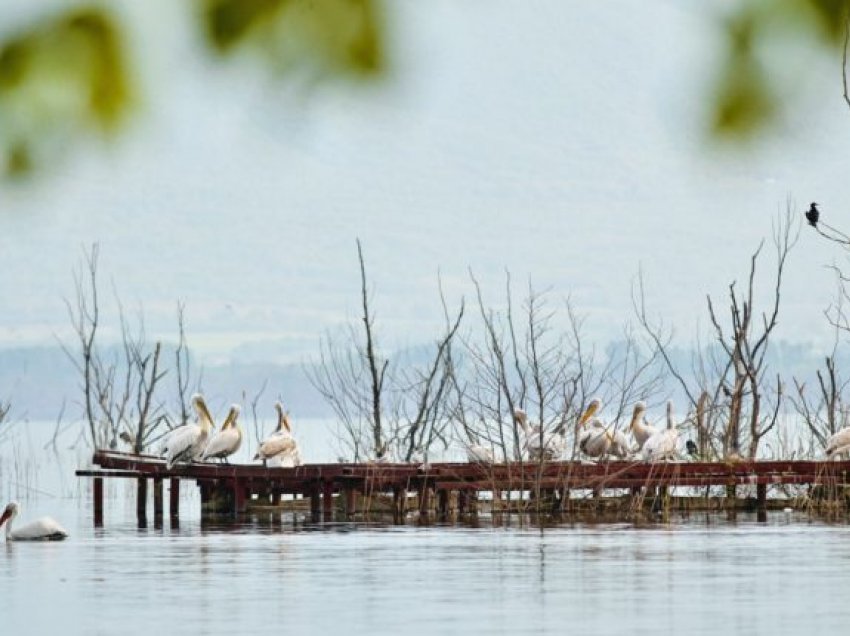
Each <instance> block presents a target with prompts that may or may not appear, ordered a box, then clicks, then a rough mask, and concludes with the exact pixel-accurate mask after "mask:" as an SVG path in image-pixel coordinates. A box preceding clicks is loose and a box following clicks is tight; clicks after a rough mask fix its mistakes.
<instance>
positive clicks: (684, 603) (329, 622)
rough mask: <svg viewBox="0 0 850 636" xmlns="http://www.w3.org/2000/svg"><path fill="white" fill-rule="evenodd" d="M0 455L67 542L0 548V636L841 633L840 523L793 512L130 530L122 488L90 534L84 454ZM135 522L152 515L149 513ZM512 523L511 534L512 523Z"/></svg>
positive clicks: (4, 478) (191, 522)
mask: <svg viewBox="0 0 850 636" xmlns="http://www.w3.org/2000/svg"><path fill="white" fill-rule="evenodd" d="M44 430H48V431H49V430H52V427H51V428H49V429H45V428H44V427H41V428H26V429H24V428H22V429H20V430H18V431H16V432H15V433H14V436H13V437H11V438H9V437H7V438H6V440H5V443H4V444H0V496H1V497H2V498H3V501H2V502H0V505H3V504H4V503H5V501H7V500H8V499H10V498H17V499H19V500H20V502H21V504H22V511H21V516H20V518H19V519H18V521H19V522H26V521H28V520H31V519H35V518H36V517H38V516H41V515H44V514H49V515H51V516H53V517H55V518H56V519H57V520H58V521H60V522H61V523H62V524H63V525H65V527H66V528H67V529H68V530H69V531H70V532H71V536H70V538H69V539H68V540H66V541H64V542H59V543H43V544H27V543H19V544H14V543H10V544H3V543H2V539H0V634H2V635H3V636H5V635H6V634H27V635H29V634H49V633H62V634H86V635H88V634H104V635H106V634H109V635H112V634H121V635H122V636H125V635H126V636H129V635H133V634H140V635H145V636H151V635H152V634H153V635H156V636H160V635H163V634H176V633H179V634H227V635H228V636H232V635H234V634H266V633H268V634H272V633H274V634H280V633H303V634H329V633H341V634H398V633H404V634H405V636H411V635H413V634H435V633H438V634H455V633H457V634H510V635H511V636H515V635H517V634H544V633H546V634H548V633H551V634H565V633H574V634H590V633H593V634H669V633H674V632H675V633H681V634H712V635H716V634H789V635H790V634H793V635H799V634H801V633H808V634H812V635H815V634H818V635H819V634H843V633H848V631H847V630H848V629H850V627H848V625H850V602H847V599H848V596H849V595H850V525H848V523H847V522H846V521H845V522H843V523H837V524H827V523H824V522H821V521H817V520H814V519H811V518H809V517H808V516H806V515H805V514H803V513H794V514H793V515H786V514H784V513H781V512H779V513H770V514H769V516H768V521H767V523H757V522H756V520H755V517H754V516H749V515H744V514H739V515H738V517H737V520H736V521H735V522H730V521H728V520H726V518H725V516H723V515H692V516H691V517H690V518H689V519H683V518H679V517H675V516H674V517H672V519H671V520H670V522H669V523H665V524H653V525H641V526H635V525H633V524H625V523H623V524H594V525H590V524H571V523H569V522H568V521H567V522H564V523H561V524H559V525H557V526H554V527H547V528H545V529H540V528H539V527H535V526H534V524H533V523H531V522H530V520H529V519H528V518H525V519H521V518H519V517H512V518H509V520H508V522H502V523H501V524H500V523H494V522H493V520H492V519H490V518H489V517H486V516H482V518H481V519H480V520H479V524H478V525H479V527H470V525H469V524H462V523H459V524H454V525H432V526H427V527H425V526H420V525H417V523H416V520H415V518H413V517H411V519H410V520H409V522H408V524H407V525H405V526H392V525H390V524H363V523H361V524H357V523H350V524H325V525H321V524H319V525H316V524H311V523H308V522H307V521H305V519H304V517H303V516H302V515H300V514H299V515H295V516H294V515H293V514H291V513H285V514H283V515H281V514H276V515H273V516H272V515H268V514H266V515H253V516H252V515H249V516H247V517H245V518H243V519H241V520H240V521H239V522H236V521H235V520H233V519H229V518H226V517H225V518H223V519H216V520H212V519H205V520H203V521H202V520H201V516H200V510H199V508H200V505H199V501H198V496H197V491H196V489H194V488H191V487H190V486H189V485H188V484H186V485H184V486H183V488H184V490H183V495H184V497H183V502H182V503H181V519H180V524H179V528H174V527H171V524H170V522H169V518H168V515H167V513H166V517H165V520H164V527H163V528H162V529H155V528H154V527H153V523H152V521H153V520H152V519H149V523H150V525H149V527H148V528H144V529H139V528H138V527H137V522H136V518H135V490H134V484H131V483H127V482H122V481H120V480H112V481H107V484H106V486H107V500H106V502H105V519H104V527H103V528H102V529H97V530H95V529H94V528H93V524H92V517H91V501H90V493H89V492H88V488H89V486H90V484H89V483H88V480H78V479H77V478H76V477H74V475H73V472H74V469H75V468H76V467H78V466H81V465H84V464H85V463H86V461H87V459H88V457H89V456H90V451H88V450H86V449H85V448H81V447H79V446H78V447H77V448H76V450H73V449H70V448H69V446H70V445H71V442H72V441H73V439H74V437H73V436H67V437H66V438H64V440H63V443H62V445H61V452H60V453H59V454H55V453H53V452H48V451H45V450H44V448H43V441H44V440H43V437H44V433H43V432H44ZM149 510H150V509H149ZM521 522H522V523H521Z"/></svg>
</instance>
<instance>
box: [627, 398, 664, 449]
mask: <svg viewBox="0 0 850 636" xmlns="http://www.w3.org/2000/svg"><path fill="white" fill-rule="evenodd" d="M644 413H646V404H645V403H644V402H638V403H636V404H635V408H634V410H633V411H632V421H631V422H630V423H629V429H630V430H631V431H632V435H633V436H634V438H635V441H636V442H637V443H638V450H641V449H642V448H643V445H644V444H646V440H648V439H649V438H650V437H652V436H653V435H655V434H656V433H657V432H658V429H656V428H655V427H654V426H652V425H650V424H647V423H646V420H645V419H644V417H643V416H644Z"/></svg>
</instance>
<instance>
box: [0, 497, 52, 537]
mask: <svg viewBox="0 0 850 636" xmlns="http://www.w3.org/2000/svg"><path fill="white" fill-rule="evenodd" d="M19 511H20V506H19V505H18V502H17V501H13V502H11V503H10V504H9V505H7V506H6V508H5V509H4V510H3V514H2V515H0V527H2V526H3V524H4V523H5V524H6V541H61V540H62V539H64V538H65V537H67V536H68V531H67V530H65V528H63V527H62V526H60V525H59V523H58V522H57V521H56V520H55V519H52V518H51V517H41V518H40V519H36V520H35V521H30V522H29V523H28V524H26V525H25V526H22V527H20V528H17V529H15V530H13V529H12V524H13V523H14V522H15V517H17V516H18V512H19Z"/></svg>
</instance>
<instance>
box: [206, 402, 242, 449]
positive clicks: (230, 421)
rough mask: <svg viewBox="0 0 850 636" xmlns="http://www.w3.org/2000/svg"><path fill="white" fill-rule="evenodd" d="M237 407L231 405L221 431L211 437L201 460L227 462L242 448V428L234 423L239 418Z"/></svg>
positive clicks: (236, 405)
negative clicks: (215, 459)
mask: <svg viewBox="0 0 850 636" xmlns="http://www.w3.org/2000/svg"><path fill="white" fill-rule="evenodd" d="M239 411H240V408H239V405H238V404H231V405H230V412H229V413H228V414H227V417H226V418H225V420H224V424H222V425H221V430H220V431H219V432H218V433H216V434H215V435H213V438H212V439H211V440H210V443H209V444H207V447H206V449H205V450H204V454H203V457H202V458H203V459H204V460H207V459H213V458H218V459H222V460H224V461H227V458H228V457H230V456H231V455H233V454H234V453H235V452H236V451H238V450H239V447H240V446H242V427H240V426H239V424H238V423H237V422H236V420H237V418H238V417H239Z"/></svg>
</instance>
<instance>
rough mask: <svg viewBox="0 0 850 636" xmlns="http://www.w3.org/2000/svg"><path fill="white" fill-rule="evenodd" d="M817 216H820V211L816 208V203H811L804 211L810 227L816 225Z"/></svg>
mask: <svg viewBox="0 0 850 636" xmlns="http://www.w3.org/2000/svg"><path fill="white" fill-rule="evenodd" d="M819 218H820V211H819V210H818V204H817V203H812V206H811V207H810V208H809V209H808V211H807V212H806V220H807V221H808V222H809V225H811V226H812V227H817V226H818V219H819Z"/></svg>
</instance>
